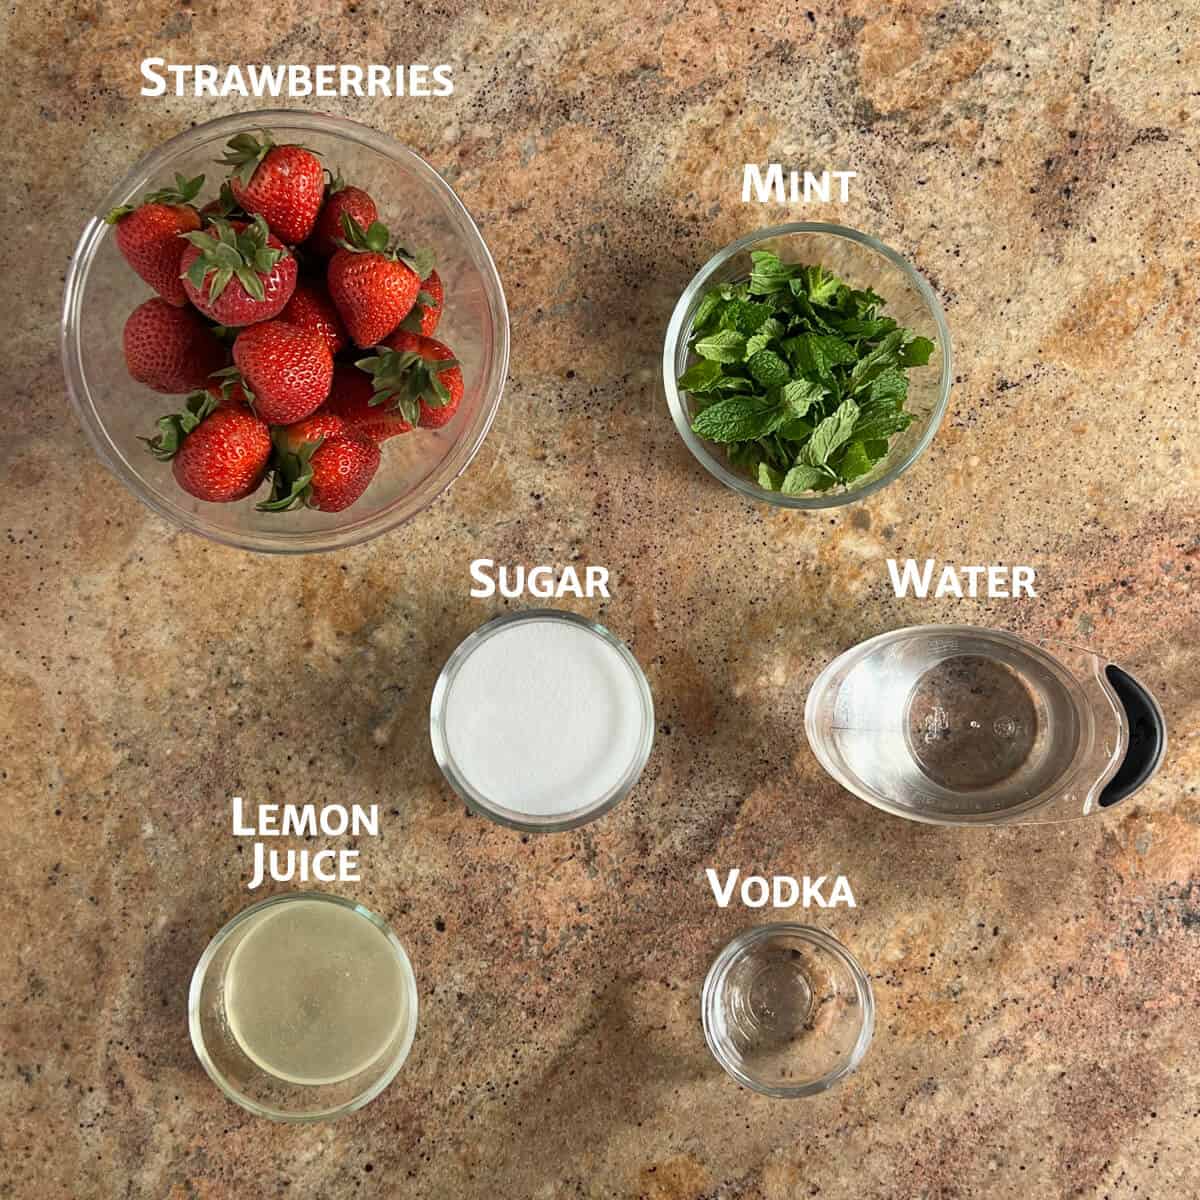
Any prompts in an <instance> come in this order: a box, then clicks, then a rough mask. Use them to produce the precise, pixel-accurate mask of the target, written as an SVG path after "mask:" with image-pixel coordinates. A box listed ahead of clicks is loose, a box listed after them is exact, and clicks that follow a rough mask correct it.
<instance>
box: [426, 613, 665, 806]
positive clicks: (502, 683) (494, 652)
mask: <svg viewBox="0 0 1200 1200" xmlns="http://www.w3.org/2000/svg"><path fill="white" fill-rule="evenodd" d="M643 719H644V711H643V702H642V694H641V691H640V688H639V683H638V680H637V678H636V677H635V675H634V673H633V671H632V670H631V668H630V666H629V664H628V663H626V661H625V660H624V658H622V656H621V654H620V652H619V651H618V650H617V649H616V648H615V647H614V646H612V645H610V644H609V643H608V642H607V641H605V640H604V638H602V637H601V636H600V635H599V634H597V633H595V632H593V631H592V630H590V629H588V628H586V627H585V626H581V625H575V624H571V623H569V622H567V621H562V620H554V619H537V618H530V619H527V620H523V621H515V622H513V623H512V624H510V625H505V626H503V627H501V628H500V629H498V630H497V631H496V632H495V633H493V634H492V635H491V636H490V637H487V638H485V639H484V640H483V641H482V642H480V644H479V645H478V646H477V647H476V648H475V650H474V651H473V652H472V653H471V654H470V655H469V656H468V657H467V658H466V659H465V660H464V661H463V663H462V664H461V666H460V667H459V669H458V672H457V674H456V675H455V677H454V679H453V682H452V683H451V685H450V689H449V693H448V695H447V697H446V704H445V718H444V729H445V735H446V743H447V748H448V750H449V753H450V757H451V758H452V759H453V761H454V764H455V766H456V767H457V769H458V771H459V772H460V774H461V775H462V776H463V778H464V779H465V780H466V781H467V782H468V783H469V784H470V785H471V786H472V787H473V788H474V789H475V790H476V791H477V792H479V793H480V794H481V795H482V796H484V797H486V799H488V800H489V801H490V802H491V803H492V804H493V805H497V806H500V807H503V808H506V809H509V810H511V811H513V812H516V813H520V814H523V815H527V816H532V817H555V816H561V815H563V814H565V813H569V812H573V811H575V810H576V809H580V808H585V807H587V806H588V805H590V804H594V803H596V802H598V801H599V800H600V799H601V798H602V797H603V796H604V795H605V794H606V793H607V792H608V791H609V790H610V789H611V788H613V787H614V786H615V785H616V784H617V783H618V782H619V781H620V779H621V777H622V776H623V775H624V774H625V772H626V771H627V770H628V769H629V767H630V766H631V764H632V763H633V762H634V760H635V759H636V757H637V755H638V749H639V744H640V739H641V733H642V723H643Z"/></svg>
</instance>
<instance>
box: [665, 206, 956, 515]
mask: <svg viewBox="0 0 1200 1200" xmlns="http://www.w3.org/2000/svg"><path fill="white" fill-rule="evenodd" d="M950 372H951V349H950V331H949V329H948V328H947V326H946V317H945V314H944V313H943V312H942V306H941V304H940V303H939V302H938V299H937V297H936V296H935V295H934V293H933V289H932V288H931V287H930V286H929V284H928V283H927V282H926V281H925V280H924V279H923V278H922V277H921V276H920V275H919V274H918V273H917V272H916V271H915V270H914V269H913V267H912V266H911V265H910V264H909V263H908V262H906V261H905V260H904V258H902V257H901V256H900V255H899V254H897V253H896V252H895V251H894V250H891V249H889V248H888V247H887V246H885V245H883V243H881V242H879V241H877V240H876V239H875V238H873V237H870V236H869V235H867V234H865V233H859V232H858V231H857V230H854V229H846V228H843V227H842V226H839V225H825V224H813V223H797V224H792V225H779V226H776V227H775V228H772V229H765V230H762V231H760V232H758V233H753V234H750V235H748V236H747V237H743V238H740V239H739V240H738V241H736V242H734V243H733V244H732V245H730V246H727V247H726V248H725V249H724V250H722V251H721V252H720V253H719V254H717V255H715V256H714V257H713V258H711V259H710V260H709V261H708V262H707V263H706V264H705V265H704V266H703V267H702V268H701V270H700V271H699V273H698V274H697V275H696V277H695V278H694V279H693V280H692V282H691V283H690V284H689V285H688V287H687V290H686V291H685V292H684V293H683V295H682V296H681V297H680V299H679V303H678V304H677V305H676V306H675V311H674V313H673V314H672V316H671V323H670V326H669V327H668V329H667V340H666V345H665V348H664V350H663V382H664V386H665V388H666V393H667V402H668V404H669V405H670V409H671V416H672V418H673V419H674V421H675V425H676V428H677V429H678V430H679V433H680V436H681V437H682V438H683V440H684V442H686V443H687V446H688V449H690V450H691V452H692V453H693V454H694V455H695V456H696V458H697V459H699V461H700V463H701V464H702V465H703V466H704V468H705V469H706V470H707V471H709V472H710V473H711V474H713V475H715V476H716V477H717V478H718V479H719V480H720V481H721V482H722V483H724V484H725V485H726V486H727V487H731V488H733V489H734V490H735V491H738V492H741V493H742V495H744V496H748V497H750V498H751V499H753V500H762V501H765V502H766V503H768V504H775V505H779V506H781V507H785V508H832V507H835V506H837V505H841V504H849V503H852V502H854V501H856V500H860V499H862V498H863V497H865V496H868V495H870V494H871V493H872V492H876V491H878V490H879V489H880V488H882V487H886V486H887V485H888V484H889V483H891V482H892V481H893V480H894V479H895V478H896V477H897V476H899V475H901V474H903V472H904V471H906V470H907V469H908V468H909V467H910V466H912V464H913V463H914V462H915V461H916V460H917V458H918V457H920V455H921V453H922V452H923V451H924V450H925V448H926V447H927V446H928V445H929V443H930V442H931V441H932V440H933V435H934V434H935V433H936V432H937V427H938V425H939V424H940V423H941V420H942V415H943V414H944V412H945V411H946V403H947V400H948V399H949V395H950V377H951V376H950Z"/></svg>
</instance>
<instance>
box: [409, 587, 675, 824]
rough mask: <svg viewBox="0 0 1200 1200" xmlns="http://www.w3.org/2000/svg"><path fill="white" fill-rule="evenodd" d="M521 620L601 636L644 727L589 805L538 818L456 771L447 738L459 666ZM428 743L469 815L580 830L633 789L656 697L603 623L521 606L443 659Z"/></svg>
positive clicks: (646, 752)
mask: <svg viewBox="0 0 1200 1200" xmlns="http://www.w3.org/2000/svg"><path fill="white" fill-rule="evenodd" d="M520 621H562V622H566V623H567V624H571V625H575V626H577V627H579V628H581V629H586V630H587V631H588V632H589V633H592V634H594V635H595V636H597V637H598V638H600V640H601V641H602V642H604V643H605V644H606V645H607V646H608V647H609V648H610V649H613V650H615V651H616V652H617V654H618V655H619V656H620V658H621V661H622V662H623V663H624V664H625V667H626V668H627V669H628V671H629V673H630V676H631V678H632V679H633V681H634V684H635V686H636V689H637V693H638V699H639V700H640V702H641V710H642V711H641V718H642V720H641V725H642V728H641V732H640V735H639V738H638V744H637V749H636V750H635V752H634V754H633V757H632V758H631V759H630V761H629V765H628V766H627V767H626V769H625V771H624V772H623V773H622V775H621V778H620V779H618V780H617V782H616V783H614V784H613V785H612V787H610V788H609V789H608V791H607V792H605V793H604V794H603V795H601V796H600V797H598V798H597V799H596V800H594V801H592V803H590V804H587V805H581V806H580V807H579V808H575V809H572V810H571V811H570V812H567V813H562V814H560V815H557V816H545V817H539V816H536V815H533V814H530V813H520V812H517V811H516V810H514V809H510V808H506V807H504V806H503V805H501V804H498V803H496V802H495V801H493V800H491V799H489V798H488V797H487V796H486V795H484V793H483V792H481V791H480V790H479V789H478V788H476V787H475V785H474V784H472V783H471V782H470V780H468V779H467V778H466V776H465V775H464V774H463V773H462V772H461V771H460V770H459V769H458V766H457V764H456V763H455V761H454V756H453V755H452V754H451V752H450V739H449V737H448V736H447V733H446V705H447V703H448V701H449V698H450V690H451V688H452V687H453V686H454V680H455V678H456V677H457V675H458V672H459V670H460V669H461V667H462V665H463V664H464V663H465V662H466V661H467V659H468V658H470V656H471V655H472V654H473V653H474V652H475V651H476V650H478V649H479V647H480V646H481V645H482V644H483V643H484V642H485V641H487V640H488V639H489V638H491V637H494V636H495V635H496V634H497V633H500V632H501V631H502V630H504V629H507V628H508V627H509V626H510V625H513V624H516V623H517V622H520ZM429 741H430V745H431V746H432V748H433V757H434V759H435V761H436V762H437V765H438V769H439V770H440V771H441V773H442V776H443V778H444V779H445V780H446V782H447V783H448V784H449V785H450V787H451V789H452V790H453V791H454V793H455V794H456V795H457V796H458V798H459V799H460V800H462V802H463V803H464V804H465V805H466V806H467V807H468V808H469V809H470V810H471V811H472V812H473V813H476V814H477V815H478V816H481V817H487V818H488V820H489V821H495V822H496V824H498V825H504V826H507V827H508V828H509V829H516V830H519V831H520V832H522V833H562V832H565V831H566V830H569V829H578V828H579V827H580V826H581V825H587V824H590V823H591V822H592V821H595V820H597V819H599V818H600V817H602V816H604V815H605V814H606V813H608V812H611V811H612V810H613V809H614V808H616V806H617V805H618V804H619V803H620V802H621V801H622V800H623V799H624V798H625V797H626V796H628V795H629V793H630V792H631V791H633V789H634V787H635V786H636V785H637V782H638V780H639V779H641V777H642V772H643V771H644V770H645V769H646V763H647V762H648V761H649V759H650V754H651V751H652V750H653V749H654V695H653V693H652V692H651V691H650V683H649V681H648V680H647V678H646V672H645V671H644V670H643V669H642V665H641V663H639V662H638V660H637V659H636V658H635V657H634V655H633V652H632V651H631V650H630V649H629V647H628V646H626V645H625V643H624V642H623V641H622V640H621V639H620V638H619V637H617V635H616V634H615V633H613V632H612V631H611V630H610V629H608V628H607V627H606V626H604V625H601V624H600V623H599V622H598V621H593V620H591V619H590V618H588V617H584V616H580V615H579V614H578V613H575V612H570V611H569V610H567V609H561V608H523V609H519V610H518V611H516V612H510V613H502V614H501V615H500V616H498V617H493V618H492V619H491V620H490V621H485V622H484V623H483V624H482V625H480V626H479V627H478V628H476V629H474V630H472V631H471V632H470V633H469V634H467V636H466V637H465V638H463V640H462V641H461V642H459V644H458V646H457V647H456V648H455V650H454V652H453V653H452V654H451V655H450V657H449V658H448V659H447V660H446V664H445V666H443V667H442V669H441V671H440V672H439V673H438V677H437V682H436V683H435V684H434V687H433V694H432V696H431V697H430V700H429Z"/></svg>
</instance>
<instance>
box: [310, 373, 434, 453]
mask: <svg viewBox="0 0 1200 1200" xmlns="http://www.w3.org/2000/svg"><path fill="white" fill-rule="evenodd" d="M374 393H375V389H374V388H373V387H372V386H371V380H370V378H369V377H368V376H367V375H365V374H364V373H363V372H362V371H360V370H359V369H358V368H357V367H351V366H349V365H347V364H345V363H338V364H337V365H336V366H335V367H334V368H333V386H332V387H331V388H330V389H329V399H328V400H326V401H325V407H324V409H322V410H321V411H322V412H330V413H332V414H335V415H336V416H338V417H340V418H341V419H342V420H343V421H344V422H345V423H346V425H347V426H348V427H349V428H350V429H353V430H355V431H356V432H357V433H364V434H366V435H367V437H369V438H370V439H371V441H373V442H374V443H375V444H376V445H379V444H380V443H381V442H386V441H387V440H388V438H391V437H395V436H396V435H397V434H401V433H411V432H412V428H413V427H412V423H411V422H409V421H407V420H406V419H405V417H404V414H403V413H401V412H399V411H398V410H397V409H394V408H387V407H386V406H385V405H383V404H378V405H375V404H372V403H371V397H372V396H373V395H374Z"/></svg>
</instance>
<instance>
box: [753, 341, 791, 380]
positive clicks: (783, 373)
mask: <svg viewBox="0 0 1200 1200" xmlns="http://www.w3.org/2000/svg"><path fill="white" fill-rule="evenodd" d="M746 370H747V371H749V372H750V375H751V377H752V378H753V379H755V380H756V381H757V382H758V383H761V384H762V385H763V387H765V388H773V387H783V385H784V384H785V383H787V382H788V380H789V379H791V377H792V372H791V370H790V368H789V367H788V365H787V363H785V362H784V361H783V359H782V358H780V357H779V355H778V354H776V353H775V351H774V350H759V351H758V353H757V354H755V355H754V357H753V358H750V359H748V360H747V361H746Z"/></svg>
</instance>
